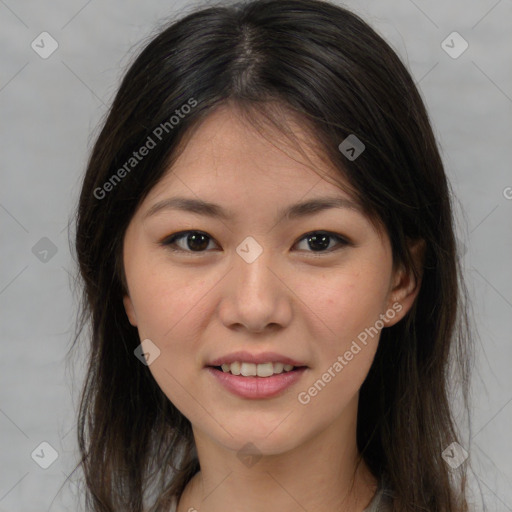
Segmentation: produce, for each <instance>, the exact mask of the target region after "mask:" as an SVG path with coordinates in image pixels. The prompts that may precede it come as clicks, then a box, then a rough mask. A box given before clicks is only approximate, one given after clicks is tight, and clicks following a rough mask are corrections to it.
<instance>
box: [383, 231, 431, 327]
mask: <svg viewBox="0 0 512 512" xmlns="http://www.w3.org/2000/svg"><path fill="white" fill-rule="evenodd" d="M425 247H426V244H425V241H424V240H415V241H414V243H412V244H410V245H409V252H410V254H411V257H412V260H413V265H414V268H410V269H405V267H404V266H403V265H402V266H401V267H400V268H399V269H397V271H396V273H395V276H394V282H393V287H392V289H391V291H390V297H389V304H388V307H389V308H392V309H395V310H396V311H397V314H396V315H394V316H393V319H392V320H390V321H389V322H388V323H387V327H390V326H391V325H394V324H396V323H398V322H399V321H400V320H401V319H402V318H403V317H404V316H405V315H406V314H407V313H408V311H409V310H410V309H411V308H412V306H413V304H414V301H415V300H416V297H417V296H418V293H419V291H420V288H421V280H422V276H423V266H424V257H425ZM415 270H416V272H415ZM397 304H399V305H400V306H401V307H400V308H398V307H396V305H397Z"/></svg>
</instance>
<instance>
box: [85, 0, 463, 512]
mask: <svg viewBox="0 0 512 512" xmlns="http://www.w3.org/2000/svg"><path fill="white" fill-rule="evenodd" d="M76 251H77V258H78V263H79V269H80V275H81V277H82V279H83V285H84V295H83V307H82V315H81V322H80V324H79V328H78V329H79V330H78V332H79V333H80V331H81V330H82V328H83V327H84V326H85V325H86V323H87V322H88V321H90V322H91V325H92V330H91V335H90V350H91V352H90V361H89V367H88V374H87V380H86V383H85V386H84V390H83V395H82V402H81V407H80V417H79V418H80V421H79V432H78V435H79V443H80V449H81V452H82V456H83V459H82V467H83V470H84V474H85V480H86V485H87V492H88V494H87V500H88V507H89V508H88V510H94V511H114V510H130V511H142V510H151V511H169V510H177V511H178V512H183V511H191V510H200V511H201V512H212V511H217V510H226V509H227V508H228V507H232V506H235V507H236V509H237V510H247V511H260V510H261V511H263V510H265V511H272V510H280V511H283V510H284V511H287V510H290V511H291V510H298V509H299V510H300V509H304V510H308V511H313V510H344V511H346V512H362V511H366V512H370V511H371V512H377V511H379V512H381V511H385V512H388V511H397V512H398V511H400V512H402V511H403V512H405V511H413V510H428V511H435V512H455V511H456V512H462V511H466V510H468V508H467V503H466V498H465V471H466V464H467V461H465V460H463V459H464V458H465V457H461V456H460V454H461V453H464V452H463V451H457V450H459V448H460V445H458V444H452V443H454V442H456V440H457V431H456V427H455V424H454V420H453V417H452V412H451V409H450V404H449V400H448V396H447V395H448V391H447V390H448V387H449V386H452V385H453V384H452V382H451V381H449V378H450V377H449V375H450V374H449V373H448V371H447V370H448V368H449V364H450V363H453V364H454V365H455V368H458V369H459V370H460V374H461V381H462V382H463V383H466V384H467V378H468V376H467V370H466V368H467V361H468V359H467V357H468V356H467V353H466V349H467V344H468V341H469V340H468V336H467V335H466V329H465V328H464V327H465V325H466V323H467V315H466V312H465V307H464V300H463V299H464V288H463V284H462V281H461V278H460V271H459V268H458V264H457V255H456V246H455V239H454V229H453V220H452V209H451V203H450V192H449V185H448V183H447V179H446V176H445V173H444V169H443V164H442V161H441V158H440V155H439V152H438V149H437V146H436V141H435V138H434V136H433V133H432V129H431V126H430V124H429V120H428V115H427V113H426V110H425V107H424V104H423V102H422V100H421V98H420V95H419V93H418V91H417V89H416V87H415V85H414V82H413V80H412V78H411V76H410V74H409V73H408V72H407V70H406V69H405V67H404V66H403V64H402V63H401V62H400V60H399V58H398V57H397V55H396V54H395V53H394V51H393V50H392V49H391V48H390V47H389V46H388V44H387V43H385V42H384V41H383V39H382V38H381V37H380V36H379V35H377V34H376V33H375V31H374V30H373V29H371V28H370V27H369V26H368V25H367V24H366V23H365V22H363V21H362V20H361V19H360V18H358V17H357V16H356V15H354V14H352V13H350V12H349V11H347V10H346V9H343V8H340V7H338V6H336V5H334V4H330V3H327V2H320V1H316V0H284V1H273V0H270V1H269V0H267V1H254V2H247V3H240V4H237V5H232V6H227V7H220V6H218V7H211V8H204V9H200V10H197V11H196V12H194V13H191V14H189V15H187V16H186V17H184V18H182V19H181V20H178V21H176V22H174V23H172V24H171V25H170V26H168V27H167V28H166V29H165V30H163V31H161V32H160V33H159V34H158V35H157V36H156V37H155V38H154V39H153V40H152V41H151V42H150V43H149V44H148V45H147V46H146V47H145V48H144V50H143V51H142V52H141V54H140V55H139V56H138V58H137V59H136V60H135V62H134V63H133V64H132V65H131V67H130V69H129V70H128V72H127V73H126V76H125V77H124V79H123V81H122V83H121V86H120V88H119V91H118V93H117V96H116V98H115V100H114V102H113V105H112V108H111V110H110V112H109V114H108V116H107V118H106V120H105V123H104V126H103V129H102V131H101V133H100V135H99V137H98V139H97V141H96V143H95V145H94V148H93V151H92V154H91V157H90V160H89V163H88V168H87V171H86V174H85V178H84V182H83V187H82V191H81V196H80V201H79V205H78V210H77V232H76ZM77 338H78V336H77ZM454 356H456V357H454ZM465 390H466V388H464V391H465ZM464 396H465V395H464ZM447 449H449V450H451V451H450V453H451V454H453V457H452V458H454V457H456V458H458V459H459V460H458V463H457V464H448V463H447V462H446V460H447V458H446V450H447ZM460 449H462V448H460Z"/></svg>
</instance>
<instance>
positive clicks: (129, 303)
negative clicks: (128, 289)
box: [123, 295, 137, 327]
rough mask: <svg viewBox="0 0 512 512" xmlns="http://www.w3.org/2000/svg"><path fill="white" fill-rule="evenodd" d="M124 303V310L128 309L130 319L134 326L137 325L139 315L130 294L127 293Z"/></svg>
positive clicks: (127, 313) (127, 314)
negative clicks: (137, 315)
mask: <svg viewBox="0 0 512 512" xmlns="http://www.w3.org/2000/svg"><path fill="white" fill-rule="evenodd" d="M123 304H124V310H125V311H126V316H127V317H128V320H129V321H130V323H131V324H132V325H133V326H134V327H137V317H136V315H135V309H134V307H133V303H132V300H131V299H130V296H129V295H125V296H124V297H123Z"/></svg>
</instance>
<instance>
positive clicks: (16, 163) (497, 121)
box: [0, 0, 512, 512]
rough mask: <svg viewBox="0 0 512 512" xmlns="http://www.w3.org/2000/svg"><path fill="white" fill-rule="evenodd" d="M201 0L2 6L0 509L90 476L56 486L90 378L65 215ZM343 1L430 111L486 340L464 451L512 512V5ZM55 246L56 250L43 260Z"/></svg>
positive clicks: (492, 501) (496, 502)
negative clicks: (172, 26)
mask: <svg viewBox="0 0 512 512" xmlns="http://www.w3.org/2000/svg"><path fill="white" fill-rule="evenodd" d="M196 4H197V3H196V2H187V3H185V2H172V1H167V2H164V1H157V0H146V1H144V2H135V1H131V2H121V0H112V1H108V2H100V1H99V0H92V1H85V0H72V1H67V2H64V1H63V0H61V1H58V0H47V1H41V0H39V1H37V2H36V1H35V0H34V1H23V0H22V1H16V0H0V55H1V67H0V70H1V71H0V112H1V114H0V119H1V124H0V130H1V135H0V140H1V148H2V152H1V158H0V169H1V180H2V181H1V184H2V185H1V188H0V222H1V231H0V236H1V245H0V257H1V267H0V315H1V324H0V325H1V343H2V345H1V348H2V357H1V358H0V368H1V373H0V431H1V436H0V457H1V459H0V510H3V511H26V512H31V511H36V510H37V511H41V510H51V511H57V510H77V506H76V503H77V500H78V498H77V497H76V496H77V495H79V492H80V491H79V485H78V484H77V483H76V482H75V480H76V477H78V476H80V475H79V474H78V473H75V474H74V475H72V477H71V478H70V480H68V482H67V484H66V485H64V487H63V488H62V489H60V488H61V485H62V484H63V483H64V481H65V479H66V476H67V475H69V473H70V472H71V470H72V468H73V467H74V465H75V463H76V459H77V449H76V440H75V430H74V429H75V410H76V406H77V396H78V391H79V389H80V386H81V382H82V378H83V370H84V364H83V361H80V360H79V361H77V363H76V364H75V365H74V366H73V367H71V366H69V365H66V360H65V355H66V352H67V350H68V348H69V346H70V342H71V338H72V333H73V322H74V319H75V312H76V298H75V296H74V294H73V292H72V290H71V288H70V274H72V273H73V272H74V268H75V267H74V263H73V259H72V257H71V255H70V250H69V245H68V236H72V235H73V233H72V232H71V233H68V219H69V216H70V213H71V211H72V209H73V207H74V205H75V203H76V201H77V195H78V192H79V180H80V176H81V174H82V173H83V171H84V167H85V163H86V158H87V154H88V151H89V150H90V148H91V145H92V142H93V139H94V135H96V134H97V130H98V125H99V122H100V120H101V117H102V116H103V115H104V114H105V112H106V110H107V106H108V105H109V103H110V101H111V100H112V98H113V95H114V94H115V91H116V87H117V85H118V83H119V79H120V77H121V76H122V72H123V70H124V69H125V67H126V65H127V64H128V63H129V62H130V61H131V59H132V58H133V55H134V52H136V51H137V50H138V49H140V47H141V44H142V42H143V40H145V39H146V38H147V37H148V36H150V35H151V34H154V33H155V30H157V29H158V27H159V25H161V24H163V23H164V22H165V21H166V20H168V19H170V18H174V17H175V16H177V15H179V14H180V13H185V12H188V11H189V10H190V9H192V8H193V7H194V6H195V5H196ZM345 5H347V6H348V7H350V8H352V9H353V10H354V11H355V12H357V13H359V14H360V15H361V16H362V17H363V18H364V19H366V20H367V21H368V22H369V23H370V24H371V25H372V26H373V27H374V28H376V29H377V30H378V31H379V32H380V33H381V34H382V35H383V36H384V37H385V38H386V39H387V40H388V41H389V42H390V43H391V44H392V45H393V47H394V48H395V49H396V51H397V52H398V53H399V55H400V56H401V57H402V59H403V60H404V61H405V63H406V65H407V67H408V68H409V69H410V71H411V73H412V75H413V76H414V77H415V79H416V81H417V83H418V84H419V87H420V89H421V92H422V94H423V97H424V99H425V101H426V103H427V106H428V109H429V112H430V115H431V118H432V122H433V125H434V129H435V133H436V135H437V137H438V140H439V144H440V147H441V150H442V154H443V157H444V161H445V164H446V170H447V172H448V174H449V178H450V180H451V183H452V186H453V190H454V193H455V195H456V198H457V202H456V209H457V217H458V223H459V225H458V230H459V231H458V233H459V239H460V241H461V242H462V243H463V244H464V246H465V247H466V248H467V251H466V252H465V254H464V256H463V263H464V268H465V275H466V279H467V284H468V286H469V290H470V293H471V296H472V299H473V308H474V321H475V324H476V326H477V327H478V331H479V333H480V340H479V341H478V343H477V364H476V369H475V374H474V382H473V407H472V416H473V430H472V432H471V436H468V437H469V438H468V439H467V441H466V443H465V446H464V447H465V448H466V450H467V451H468V452H469V453H470V460H471V461H472V465H473V468H474V471H475V475H474V476H473V479H472V485H473V486H474V487H475V488H476V487H477V484H478V485H479V487H480V488H481V491H482V492H483V494H484V496H485V498H486V502H487V506H488V509H489V510H493V511H494V510H495V511H500V512H503V511H512V458H511V455H512V441H511V437H510V433H511V424H512V421H511V420H512V403H511V401H512V386H511V382H512V377H511V375H512V371H511V368H510V363H511V362H512V343H511V341H512V339H511V338H512V337H511V335H510V330H511V327H512V321H511V318H512V275H511V271H510V255H511V254H512V223H511V222H510V221H511V219H512V199H511V198H512V188H510V187H512V172H511V161H512V150H511V148H512V144H511V142H512V141H511V140H510V133H511V119H512V116H511V114H512V69H511V65H510V62H512V59H511V51H510V50H511V48H512V32H511V28H510V27H511V26H512V0H499V1H497V0H481V1H476V0H471V1H467V0H466V1H463V0H457V1H452V2H449V3H448V2H445V1H440V0H437V1H427V0H414V1H413V0H385V1H382V0H381V1H380V2H378V1H376V0H367V1H353V0H351V1H348V2H346V3H345ZM43 31H47V32H49V33H50V34H51V36H52V37H53V38H54V39H55V40H56V41H57V42H58V45H59V46H58V49H57V50H56V51H55V52H54V53H53V54H52V55H51V56H50V57H49V58H47V59H43V58H41V57H40V56H39V55H38V54H37V53H36V52H35V51H34V50H33V49H32V47H31V43H32V41H33V40H35V39H36V38H37V37H38V36H39V34H40V33H41V32H43ZM453 31H457V32H458V33H459V34H461V36H462V37H463V38H464V39H465V40H466V41H467V42H468V44H469V47H468V49H467V50H466V51H465V52H464V53H463V54H462V55H460V56H459V57H458V58H452V57H451V56H449V55H448V54H447V53H446V52H445V50H444V49H443V48H442V46H441V43H442V41H443V40H445V39H446V37H447V36H448V35H449V34H451V33H452V32H453ZM37 40H40V39H37ZM448 41H450V39H448ZM449 44H450V45H452V46H454V50H455V51H456V50H457V49H460V48H461V46H460V42H457V41H454V43H453V44H452V43H451V42H449ZM46 48H48V46H46ZM507 187H509V188H507ZM43 237H47V238H48V239H49V240H50V241H51V243H52V244H54V246H55V248H56V250H57V252H56V254H54V255H52V253H51V252H48V253H47V254H44V253H43V252H41V251H42V250H44V249H45V247H46V245H45V244H48V241H43V242H40V240H41V238H43ZM37 243H39V244H43V245H42V246H40V245H36V244H37ZM34 246H36V249H34V251H33V247H34ZM41 247H42V248H41ZM46 248H47V247H46ZM38 251H39V253H38ZM43 441H46V442H47V443H49V444H50V445H51V446H52V447H53V448H54V449H55V450H56V451H57V453H58V458H57V459H56V460H55V462H54V463H53V464H52V465H51V466H50V467H49V468H48V469H43V468H41V467H40V466H39V465H38V464H36V462H35V461H34V460H33V458H32V457H31V454H32V452H33V451H34V450H35V449H36V448H38V447H39V445H40V443H41V442H43ZM38 450H39V451H38ZM38 450H36V453H39V454H40V456H41V457H40V459H39V460H42V458H44V457H47V456H48V453H49V452H48V450H46V452H45V451H44V449H43V452H41V451H40V450H41V449H40V448H38ZM41 453H44V454H45V455H44V457H43V456H42V455H41ZM34 458H36V457H34ZM59 490H60V492H59ZM477 510H481V505H480V506H478V507H477Z"/></svg>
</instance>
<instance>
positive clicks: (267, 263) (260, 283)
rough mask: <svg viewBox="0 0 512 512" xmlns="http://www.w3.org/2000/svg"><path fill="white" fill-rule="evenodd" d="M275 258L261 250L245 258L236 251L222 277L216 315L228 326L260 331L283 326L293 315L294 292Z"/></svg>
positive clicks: (254, 331)
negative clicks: (230, 266) (231, 263)
mask: <svg viewBox="0 0 512 512" xmlns="http://www.w3.org/2000/svg"><path fill="white" fill-rule="evenodd" d="M280 274H282V272H279V268H278V267H277V265H276V261H275V259H274V260H273V259H272V257H271V255H270V254H269V253H268V252H266V251H263V252H262V253H261V254H260V255H259V256H258V257H257V258H256V259H255V260H254V261H252V262H248V261H246V260H244V259H243V258H242V257H240V256H238V255H236V256H235V258H234V265H233V267H232V269H231V271H230V272H229V274H228V276H226V277H227V278H226V279H225V280H223V281H224V285H223V290H222V298H221V301H220V305H219V316H220V319H221V321H222V323H223V324H224V325H225V326H226V327H227V328H229V329H237V330H242V329H245V330H247V331H249V332H252V333H262V332H265V331H274V330H278V329H282V328H285V327H286V326H287V325H288V324H289V323H290V321H291V318H292V312H293V310H292V303H291V301H292V297H293V293H292V291H291V289H290V287H289V286H287V284H286V282H285V280H284V279H283V276H282V275H280Z"/></svg>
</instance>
